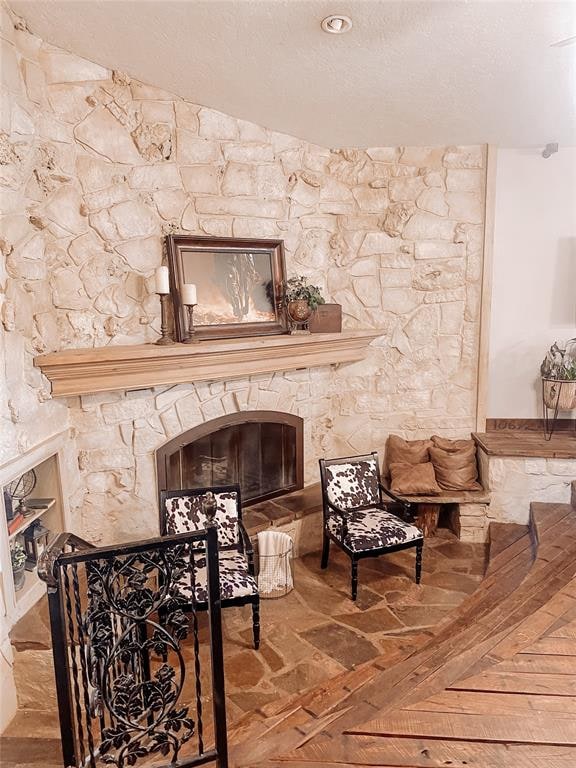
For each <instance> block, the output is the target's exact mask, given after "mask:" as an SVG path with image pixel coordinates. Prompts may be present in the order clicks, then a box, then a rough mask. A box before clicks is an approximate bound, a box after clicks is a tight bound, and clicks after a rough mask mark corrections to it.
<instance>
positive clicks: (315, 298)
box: [284, 275, 326, 309]
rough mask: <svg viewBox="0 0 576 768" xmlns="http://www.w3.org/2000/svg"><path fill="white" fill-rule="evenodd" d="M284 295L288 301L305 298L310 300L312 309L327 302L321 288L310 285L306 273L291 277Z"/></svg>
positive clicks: (309, 303)
mask: <svg viewBox="0 0 576 768" xmlns="http://www.w3.org/2000/svg"><path fill="white" fill-rule="evenodd" d="M284 296H285V300H286V303H288V302H289V301H298V300H303V301H307V302H308V306H309V307H310V309H316V307H317V306H318V305H319V304H325V303H326V301H325V299H324V297H323V296H322V293H321V291H320V288H318V286H317V285H310V284H309V282H308V278H306V277H304V275H300V276H299V277H291V278H289V279H288V280H287V281H286V285H285V290H284Z"/></svg>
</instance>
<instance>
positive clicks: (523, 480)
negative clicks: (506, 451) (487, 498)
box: [478, 450, 576, 524]
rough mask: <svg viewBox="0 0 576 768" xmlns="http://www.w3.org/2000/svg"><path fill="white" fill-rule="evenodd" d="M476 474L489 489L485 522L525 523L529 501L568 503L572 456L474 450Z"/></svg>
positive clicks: (575, 465)
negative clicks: (526, 455)
mask: <svg viewBox="0 0 576 768" xmlns="http://www.w3.org/2000/svg"><path fill="white" fill-rule="evenodd" d="M478 459H479V463H480V474H481V476H482V481H483V484H484V487H485V488H487V489H488V490H489V491H490V493H491V502H490V506H489V507H488V508H487V515H488V522H490V520H496V521H499V522H512V523H522V524H526V523H528V521H529V516H530V502H532V501H545V502H549V503H551V504H553V503H555V502H557V503H561V504H569V503H570V490H571V489H570V486H571V483H572V481H573V480H574V479H576V459H530V458H509V457H501V456H487V455H486V454H485V453H484V451H482V450H478Z"/></svg>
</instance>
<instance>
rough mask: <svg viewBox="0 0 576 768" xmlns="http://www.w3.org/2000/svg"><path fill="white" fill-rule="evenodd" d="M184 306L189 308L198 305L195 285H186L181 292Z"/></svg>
mask: <svg viewBox="0 0 576 768" xmlns="http://www.w3.org/2000/svg"><path fill="white" fill-rule="evenodd" d="M181 296H182V304H185V305H186V306H187V307H189V306H190V305H191V304H198V300H197V298H196V286H195V285H194V283H184V285H183V286H182V291H181Z"/></svg>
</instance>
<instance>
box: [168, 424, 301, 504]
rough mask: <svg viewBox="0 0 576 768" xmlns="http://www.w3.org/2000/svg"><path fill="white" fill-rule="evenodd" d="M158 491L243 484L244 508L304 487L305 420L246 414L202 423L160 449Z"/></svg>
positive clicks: (241, 486)
mask: <svg viewBox="0 0 576 768" xmlns="http://www.w3.org/2000/svg"><path fill="white" fill-rule="evenodd" d="M156 467H157V475H158V490H159V492H160V491H163V490H170V491H172V490H180V489H183V488H202V487H206V486H215V485H227V484H229V483H239V484H240V488H241V490H242V500H243V503H244V504H245V505H250V504H256V503H257V502H259V501H264V500H265V499H272V498H274V497H276V496H281V495H282V494H284V493H290V492H291V491H296V490H298V489H300V488H302V487H303V483H304V451H303V420H302V419H301V418H300V417H299V416H293V415H292V414H289V413H282V412H281V411H245V412H242V413H235V414H230V415H226V416H222V417H220V418H218V419H212V420H211V421H208V422H205V423H204V424H200V425H199V426H197V427H194V428H193V429H189V430H188V431H187V432H183V433H182V434H181V435H178V437H175V438H173V439H172V440H170V442H168V443H166V444H165V445H163V446H162V447H161V448H159V449H158V450H157V451H156Z"/></svg>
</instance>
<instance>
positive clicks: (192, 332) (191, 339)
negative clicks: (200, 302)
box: [183, 304, 199, 344]
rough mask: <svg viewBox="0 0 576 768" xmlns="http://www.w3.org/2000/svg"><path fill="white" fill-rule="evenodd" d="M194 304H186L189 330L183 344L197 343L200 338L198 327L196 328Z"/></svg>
mask: <svg viewBox="0 0 576 768" xmlns="http://www.w3.org/2000/svg"><path fill="white" fill-rule="evenodd" d="M194 306H195V305H194V304H187V305H186V309H187V310H188V332H187V334H186V338H185V339H184V341H183V344H197V343H198V340H199V339H198V336H197V335H196V329H195V328H194Z"/></svg>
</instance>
